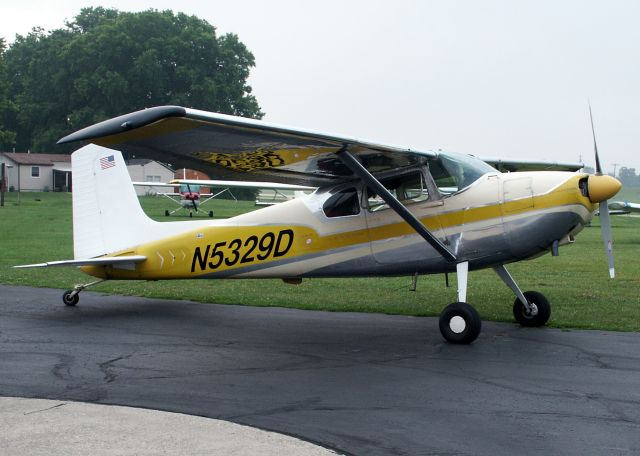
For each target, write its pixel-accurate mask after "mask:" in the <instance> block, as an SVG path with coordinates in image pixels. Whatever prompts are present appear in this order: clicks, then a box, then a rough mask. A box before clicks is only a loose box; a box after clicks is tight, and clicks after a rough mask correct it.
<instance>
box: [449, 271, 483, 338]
mask: <svg viewBox="0 0 640 456" xmlns="http://www.w3.org/2000/svg"><path fill="white" fill-rule="evenodd" d="M456 271H457V276H458V302H454V303H453V304H449V305H448V306H447V307H445V309H444V310H443V311H442V313H441V314H440V323H439V325H440V333H442V337H444V338H445V339H446V340H447V341H448V342H450V343H452V344H470V343H471V342H473V341H474V340H476V338H477V337H478V335H479V334H480V330H481V329H482V321H481V320H480V315H478V312H477V311H476V309H474V308H473V307H472V306H470V305H469V304H467V303H466V302H465V301H466V299H467V278H468V275H469V262H468V261H465V262H463V263H458V264H457V265H456Z"/></svg>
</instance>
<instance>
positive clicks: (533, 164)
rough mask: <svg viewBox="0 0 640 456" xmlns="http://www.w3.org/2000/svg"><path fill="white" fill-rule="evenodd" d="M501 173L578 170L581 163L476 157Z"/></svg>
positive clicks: (581, 166) (582, 165) (580, 167)
mask: <svg viewBox="0 0 640 456" xmlns="http://www.w3.org/2000/svg"><path fill="white" fill-rule="evenodd" d="M478 158H480V160H482V161H484V162H485V163H488V164H489V165H491V166H493V167H494V168H495V169H497V170H498V171H501V172H503V173H506V172H516V171H578V170H579V169H582V168H584V164H583V163H564V162H554V161H544V160H525V159H509V158H506V159H505V158H495V157H478Z"/></svg>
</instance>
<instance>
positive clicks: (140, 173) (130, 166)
mask: <svg viewBox="0 0 640 456" xmlns="http://www.w3.org/2000/svg"><path fill="white" fill-rule="evenodd" d="M127 170H129V176H131V180H132V181H134V182H163V183H166V182H169V181H170V180H171V179H173V178H174V177H173V176H174V171H173V169H171V168H170V167H169V166H167V165H164V164H162V163H160V162H157V161H154V160H149V159H145V158H132V159H130V160H129V161H128V162H127ZM171 191H173V190H172V189H171V188H167V187H153V186H136V193H137V194H138V195H155V194H156V193H162V192H171Z"/></svg>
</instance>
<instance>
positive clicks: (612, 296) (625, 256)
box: [0, 192, 640, 331]
mask: <svg viewBox="0 0 640 456" xmlns="http://www.w3.org/2000/svg"><path fill="white" fill-rule="evenodd" d="M627 193H628V192H625V194H624V195H625V196H626V195H627ZM638 193H640V192H638ZM635 194H636V193H633V192H631V193H629V198H628V199H630V200H634V201H635V200H637V201H640V197H638V198H637V199H633V198H632V197H633V195H635ZM5 196H6V201H5V207H0V232H1V235H0V249H1V250H0V251H1V252H2V257H1V258H0V283H4V284H13V285H29V286H40V287H55V288H61V289H67V288H70V287H71V286H73V285H74V284H76V283H84V282H89V281H91V280H92V278H91V277H88V276H86V275H84V274H83V273H81V272H80V271H78V270H77V269H75V268H38V269H12V268H11V266H14V265H18V264H26V263H38V262H42V261H51V260H61V259H70V258H73V244H72V238H71V195H70V194H64V193H23V194H22V195H21V197H20V198H21V201H20V205H18V204H17V194H16V193H8V194H6V195H5ZM620 199H623V198H620ZM141 201H142V205H143V207H144V209H145V211H146V212H147V213H148V214H149V215H150V216H152V217H153V218H155V219H156V220H161V221H168V220H180V219H181V218H179V217H172V218H171V219H168V218H167V217H164V215H163V214H164V210H165V209H170V208H171V206H170V204H171V203H170V202H168V201H165V200H163V199H162V198H156V197H143V198H141ZM211 207H212V208H213V209H214V211H215V213H216V216H219V217H229V216H232V215H234V214H237V213H241V212H244V211H248V210H254V209H256V208H255V206H254V205H253V203H251V202H237V203H236V202H234V201H223V200H220V201H218V202H215V203H214V204H213V205H212V206H211ZM182 219H183V220H184V218H182ZM597 225H598V219H597V218H595V219H594V223H593V226H592V227H587V228H585V230H583V232H582V233H580V235H579V236H578V239H577V242H576V243H575V244H573V245H570V246H565V247H562V248H561V249H560V256H559V257H556V258H554V257H552V256H551V255H545V256H544V257H541V258H538V259H536V260H532V261H526V262H520V263H517V264H513V265H511V266H510V267H509V270H510V272H511V273H512V275H513V276H514V278H515V279H516V281H517V282H518V283H519V285H520V286H521V287H522V288H523V290H537V291H540V292H542V293H544V294H545V295H546V296H547V297H548V298H549V299H550V301H551V304H552V316H551V320H550V323H549V325H550V326H553V327H561V328H591V329H612V330H622V331H639V330H640V294H639V292H640V267H639V265H640V218H638V217H630V216H618V217H613V235H614V241H615V246H614V253H615V256H616V271H617V277H616V279H615V280H610V279H609V278H608V273H607V264H606V259H605V255H604V251H603V246H602V241H601V239H600V229H599V227H598V226H597ZM410 285H411V278H410V277H398V278H382V279H381V278H366V279H311V280H305V281H304V282H303V283H302V284H301V285H297V286H295V285H287V284H285V283H283V282H282V281H280V280H275V279H269V280H267V279H262V280H188V281H161V282H134V281H123V282H117V281H113V282H107V283H103V284H100V285H98V286H96V287H95V288H92V290H95V291H100V292H105V293H117V294H125V295H137V296H149V297H157V298H172V299H189V300H194V301H202V302H215V303H221V304H242V305H254V306H282V307H295V308H300V309H317V310H328V311H353V312H381V313H389V314H406V315H438V314H439V313H440V311H441V310H442V309H443V308H444V306H445V305H447V304H449V303H451V302H453V301H455V300H456V288H455V276H454V275H452V276H451V287H450V288H446V287H445V281H444V276H441V275H438V276H421V277H420V279H419V281H418V289H417V291H416V292H412V291H410V290H409V287H410ZM467 299H468V301H469V302H470V303H471V304H473V305H474V306H476V308H477V309H478V311H479V312H480V314H481V316H482V318H483V319H485V320H497V321H512V320H513V317H512V315H511V306H512V303H513V300H514V296H513V295H512V293H511V291H510V290H508V289H507V287H506V286H505V285H503V284H502V282H501V281H500V280H499V279H498V278H497V276H496V275H495V274H494V273H493V271H490V270H489V271H486V270H485V271H478V272H473V273H472V274H470V278H469V293H468V298H467ZM51 305H62V301H61V300H60V301H56V302H53V303H51ZM80 305H82V299H81V301H80Z"/></svg>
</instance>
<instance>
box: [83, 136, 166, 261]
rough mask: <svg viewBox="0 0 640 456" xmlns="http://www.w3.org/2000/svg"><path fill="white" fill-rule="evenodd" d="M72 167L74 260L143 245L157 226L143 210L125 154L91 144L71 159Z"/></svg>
mask: <svg viewBox="0 0 640 456" xmlns="http://www.w3.org/2000/svg"><path fill="white" fill-rule="evenodd" d="M71 165H72V169H73V250H74V257H75V258H76V259H85V258H93V257H97V256H101V255H105V254H108V253H113V252H116V251H119V250H123V249H127V248H130V247H134V246H136V245H138V244H140V243H141V242H142V240H143V236H144V233H145V232H148V230H149V229H150V228H152V227H153V226H154V225H156V224H157V222H155V221H153V220H151V219H150V218H149V217H147V215H146V214H145V213H144V211H143V210H142V208H141V207H140V202H139V201H138V197H137V196H136V192H135V189H134V188H133V185H132V183H131V178H130V177H129V172H128V170H127V166H126V164H125V162H124V159H123V158H122V154H121V153H120V152H119V151H117V150H113V149H107V148H105V147H100V146H96V145H95V144H89V145H88V146H85V147H83V148H81V149H78V150H77V151H76V152H74V153H73V154H72V155H71ZM152 231H153V230H152Z"/></svg>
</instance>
